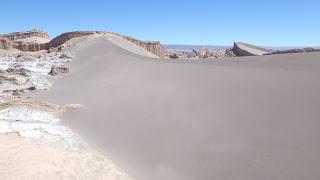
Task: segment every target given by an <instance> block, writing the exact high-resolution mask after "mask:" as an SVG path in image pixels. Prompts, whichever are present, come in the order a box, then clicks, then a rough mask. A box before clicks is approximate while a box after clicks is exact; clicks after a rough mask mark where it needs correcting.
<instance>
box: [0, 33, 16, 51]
mask: <svg viewBox="0 0 320 180" xmlns="http://www.w3.org/2000/svg"><path fill="white" fill-rule="evenodd" d="M13 46H14V42H13V41H12V40H10V39H8V38H5V37H1V36H0V49H10V48H13Z"/></svg>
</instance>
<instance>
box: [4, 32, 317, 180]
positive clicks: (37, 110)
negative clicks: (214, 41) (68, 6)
mask: <svg viewBox="0 0 320 180" xmlns="http://www.w3.org/2000/svg"><path fill="white" fill-rule="evenodd" d="M319 77H320V52H319V50H318V49H317V48H296V49H282V50H278V49H277V50H274V49H269V48H263V47H258V46H255V45H251V44H247V43H243V42H235V43H234V44H233V45H231V46H230V47H225V48H220V49H212V48H209V47H202V48H200V49H192V50H190V49H180V48H165V46H163V45H162V44H161V43H160V42H158V41H143V40H138V39H136V38H133V37H130V36H126V35H122V34H119V33H113V32H106V31H74V32H67V33H63V34H61V35H59V36H57V37H55V38H52V39H50V38H49V36H48V33H47V32H45V31H43V30H39V29H34V30H30V31H24V32H15V33H8V34H2V35H1V36H0V90H1V91H0V93H1V94H0V142H1V148H0V179H4V180H20V179H25V180H34V179H81V180H82V179H83V180H84V179H95V180H98V179H101V180H122V179H137V180H138V179H139V180H150V179H154V180H163V179H166V180H195V179H201V180H212V179H226V180H229V179H230V180H231V179H239V180H240V179H243V180H244V179H246V180H248V179H250V180H251V179H252V180H254V179H266V180H267V179H281V180H292V179H310V180H311V179H319V178H320V173H319V172H320V171H319V167H320V159H319V158H320V156H319V152H320V144H319V141H318V137H319V135H320V132H319V128H320V121H319V117H320V109H319V107H320V84H319V83H318V82H319Z"/></svg>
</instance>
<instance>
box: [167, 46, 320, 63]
mask: <svg viewBox="0 0 320 180" xmlns="http://www.w3.org/2000/svg"><path fill="white" fill-rule="evenodd" d="M316 51H320V50H319V49H315V48H304V49H288V50H282V51H278V50H272V49H266V48H262V47H258V46H255V45H252V44H248V43H243V42H235V43H234V45H233V47H232V48H226V49H220V50H213V49H210V48H206V47H203V48H200V49H193V50H189V49H166V52H165V56H166V57H167V58H169V59H215V58H225V57H241V56H263V55H272V54H290V53H305V52H316Z"/></svg>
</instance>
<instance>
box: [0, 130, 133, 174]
mask: <svg viewBox="0 0 320 180" xmlns="http://www.w3.org/2000/svg"><path fill="white" fill-rule="evenodd" d="M0 142H1V148H0V179H1V180H21V179H23V180H43V179H46V180H56V179H63V180H64V179H68V180H69V179H77V180H87V179H96V180H128V179H129V178H128V177H127V176H126V175H125V174H122V173H121V172H120V171H119V170H118V169H117V168H116V167H115V166H114V165H113V164H112V163H111V161H110V160H108V159H106V158H105V157H104V156H102V155H101V154H99V153H97V152H89V151H78V152H77V151H70V150H68V149H65V148H64V147H63V145H62V144H57V143H56V144H54V143H51V144H50V143H40V142H38V143H37V142H33V141H31V140H30V139H27V138H22V137H19V136H17V135H14V134H7V135H4V134H1V135H0Z"/></svg>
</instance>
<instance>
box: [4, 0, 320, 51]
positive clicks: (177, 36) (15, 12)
mask: <svg viewBox="0 0 320 180" xmlns="http://www.w3.org/2000/svg"><path fill="white" fill-rule="evenodd" d="M0 6H1V26H0V33H7V32H11V31H21V30H28V29H31V28H41V29H44V30H46V31H48V32H49V33H50V36H51V37H54V36H56V35H59V34H60V33H63V32H66V31H74V30H106V31H115V32H120V33H123V34H127V35H131V36H135V37H137V38H141V39H144V40H160V41H161V42H162V43H164V44H194V45H197V44H198V45H231V44H232V43H233V42H234V41H244V42H250V43H254V44H257V45H266V46H320V0H300V1H295V0H265V1H264V0H255V1H254V0H251V1H250V0H189V1H188V0H153V1H151V0H148V1H147V0H86V1H84V0H51V1H43V0H28V1H24V0H0Z"/></svg>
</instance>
